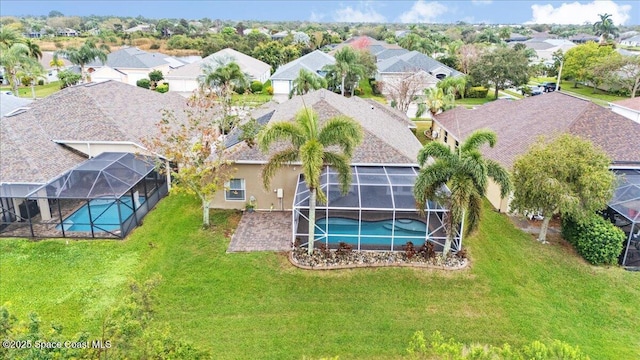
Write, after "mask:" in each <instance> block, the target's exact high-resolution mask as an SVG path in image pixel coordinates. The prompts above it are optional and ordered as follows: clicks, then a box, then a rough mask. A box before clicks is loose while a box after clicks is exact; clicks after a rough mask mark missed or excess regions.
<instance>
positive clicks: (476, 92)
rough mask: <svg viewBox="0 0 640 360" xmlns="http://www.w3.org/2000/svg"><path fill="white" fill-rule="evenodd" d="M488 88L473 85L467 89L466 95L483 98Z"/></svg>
mask: <svg viewBox="0 0 640 360" xmlns="http://www.w3.org/2000/svg"><path fill="white" fill-rule="evenodd" d="M488 93H489V89H487V88H486V87H484V86H474V87H471V88H469V89H468V90H467V95H466V97H468V98H473V99H484V98H486V97H487V94H488Z"/></svg>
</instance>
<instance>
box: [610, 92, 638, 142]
mask: <svg viewBox="0 0 640 360" xmlns="http://www.w3.org/2000/svg"><path fill="white" fill-rule="evenodd" d="M609 108H610V109H611V111H613V112H614V113H616V114H620V115H622V116H624V117H626V118H627V119H631V120H633V121H635V122H637V123H639V124H640V97H634V98H631V99H625V100H619V101H614V102H610V103H609ZM638 136H640V135H638Z"/></svg>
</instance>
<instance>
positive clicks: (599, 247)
mask: <svg viewBox="0 0 640 360" xmlns="http://www.w3.org/2000/svg"><path fill="white" fill-rule="evenodd" d="M562 235H563V236H564V238H565V239H567V241H569V242H570V243H571V244H572V245H573V246H574V247H575V249H576V251H577V252H578V254H580V255H581V256H582V257H583V258H584V259H585V260H587V261H588V262H590V263H591V264H593V265H603V264H604V265H609V264H615V263H617V261H618V256H620V253H621V252H622V244H623V243H624V239H625V235H624V232H622V230H620V229H618V228H617V227H616V226H615V225H613V224H612V223H610V222H609V221H607V220H605V219H603V218H602V217H600V216H598V215H595V214H594V215H592V216H591V217H589V218H588V219H586V220H584V221H582V222H576V221H575V220H572V219H565V220H563V222H562Z"/></svg>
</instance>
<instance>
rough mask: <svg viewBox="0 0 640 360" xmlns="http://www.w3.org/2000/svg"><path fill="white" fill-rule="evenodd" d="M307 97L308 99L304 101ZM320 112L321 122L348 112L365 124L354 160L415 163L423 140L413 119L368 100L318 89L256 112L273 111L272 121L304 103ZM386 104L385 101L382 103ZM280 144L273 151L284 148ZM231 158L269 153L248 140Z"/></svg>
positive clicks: (257, 159) (289, 118) (236, 147)
mask: <svg viewBox="0 0 640 360" xmlns="http://www.w3.org/2000/svg"><path fill="white" fill-rule="evenodd" d="M303 101H304V102H303ZM305 104H306V106H308V107H311V108H312V109H313V110H315V111H316V112H317V113H318V118H319V121H320V123H322V122H324V121H326V120H328V119H330V118H332V117H334V116H337V115H345V116H348V117H350V118H352V119H354V120H356V121H357V122H358V123H360V124H361V125H362V128H363V130H364V141H363V142H362V144H361V145H360V146H359V147H358V148H357V149H356V150H355V152H354V155H353V158H352V163H354V164H415V163H416V161H417V160H416V158H417V154H418V151H419V150H420V148H421V145H420V142H419V141H418V139H417V138H416V137H415V136H414V135H413V133H412V132H411V130H410V129H409V125H411V124H410V121H406V120H401V119H400V118H399V115H398V114H397V113H395V112H393V111H384V110H382V109H381V108H380V107H378V106H375V105H374V104H371V103H370V102H368V101H367V100H364V99H361V98H358V97H353V98H346V97H343V96H340V95H337V94H334V93H332V92H330V91H327V90H324V89H323V90H318V91H314V92H311V93H309V94H307V95H304V96H296V97H294V98H293V99H291V100H288V101H286V102H284V103H282V104H278V105H268V106H266V107H264V108H260V109H257V110H256V111H254V113H253V114H252V115H253V117H254V118H258V117H260V116H262V115H264V114H266V113H268V112H270V111H273V114H272V115H271V118H270V120H269V121H270V122H273V121H292V120H293V119H294V117H295V115H296V114H297V113H298V112H299V111H300V110H301V109H303V106H304V105H305ZM380 106H383V105H380ZM284 146H286V145H285V144H277V145H276V146H274V148H273V151H277V150H279V149H282V148H284ZM230 150H231V155H230V156H231V160H235V161H255V162H266V161H267V160H268V157H269V155H268V154H263V153H261V152H260V151H258V150H257V149H255V148H253V149H251V148H249V147H248V146H247V145H246V144H245V143H239V144H237V145H234V146H233V147H232V148H231V149H230Z"/></svg>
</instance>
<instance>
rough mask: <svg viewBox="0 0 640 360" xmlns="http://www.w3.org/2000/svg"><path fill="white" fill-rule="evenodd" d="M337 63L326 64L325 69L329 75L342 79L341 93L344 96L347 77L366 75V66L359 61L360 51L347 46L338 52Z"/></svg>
mask: <svg viewBox="0 0 640 360" xmlns="http://www.w3.org/2000/svg"><path fill="white" fill-rule="evenodd" d="M335 58H336V62H335V64H331V65H327V66H325V68H324V69H325V70H326V71H327V72H328V73H330V74H329V76H335V77H337V78H339V79H340V94H341V95H342V96H344V91H345V81H346V79H347V77H349V76H351V77H355V78H357V77H358V76H363V75H364V68H363V66H362V65H360V63H359V56H358V53H357V52H356V51H355V50H353V48H351V46H345V47H343V48H342V49H340V50H338V51H337V52H336V56H335Z"/></svg>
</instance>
